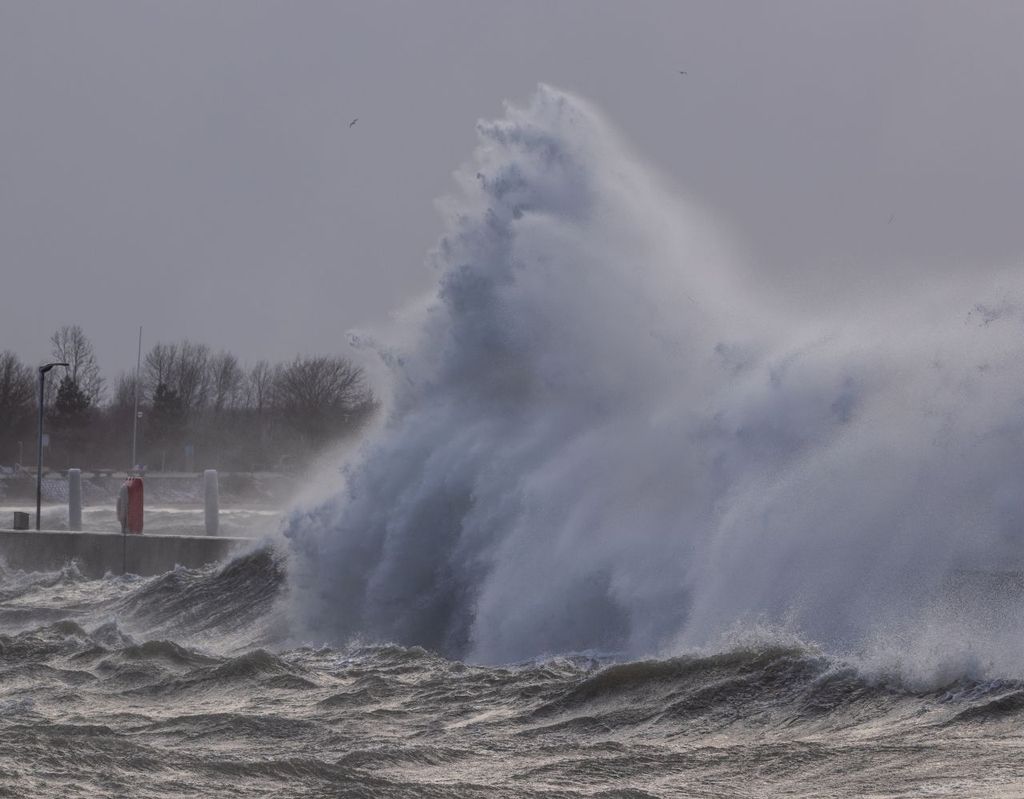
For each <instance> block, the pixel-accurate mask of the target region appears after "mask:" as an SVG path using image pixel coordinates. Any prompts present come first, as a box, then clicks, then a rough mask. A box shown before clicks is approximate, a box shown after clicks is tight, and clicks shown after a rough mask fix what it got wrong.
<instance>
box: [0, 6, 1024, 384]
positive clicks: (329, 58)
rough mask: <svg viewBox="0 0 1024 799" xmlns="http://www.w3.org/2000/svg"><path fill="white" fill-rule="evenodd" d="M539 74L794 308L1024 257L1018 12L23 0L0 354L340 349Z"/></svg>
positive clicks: (6, 111) (1022, 20)
mask: <svg viewBox="0 0 1024 799" xmlns="http://www.w3.org/2000/svg"><path fill="white" fill-rule="evenodd" d="M680 70H685V71H686V72H687V75H685V76H683V75H680V74H679V71H680ZM541 81H543V82H546V83H550V84H552V85H554V86H557V87H559V88H564V89H568V90H570V91H573V92H576V93H578V94H580V95H581V96H583V97H585V98H587V99H588V100H590V101H592V102H593V103H594V104H596V105H597V106H598V107H599V108H601V109H602V110H603V111H604V112H605V113H606V114H607V116H608V117H609V118H610V119H611V120H612V121H613V123H615V124H616V125H617V126H618V127H619V129H620V130H621V131H622V132H623V134H624V135H625V137H626V138H627V140H628V141H629V142H630V143H631V145H632V147H633V148H634V150H635V151H636V152H637V153H639V154H640V155H641V156H642V157H643V158H644V159H645V160H646V161H647V162H649V163H650V164H652V165H653V166H654V167H655V168H656V169H657V170H658V171H659V172H661V173H662V174H663V175H664V176H665V177H666V178H667V179H668V181H669V182H670V183H671V184H674V185H676V186H678V187H679V188H680V190H681V191H684V192H685V193H686V194H687V195H688V196H689V197H690V198H692V199H694V200H696V201H697V202H699V203H701V204H703V205H705V206H706V207H707V208H709V209H711V210H712V211H713V212H714V213H715V214H716V215H717V216H718V217H719V218H720V219H721V220H722V221H723V222H724V223H725V224H726V225H727V226H728V228H729V229H731V231H732V233H733V234H734V235H735V237H736V242H737V244H738V245H739V247H740V248H741V250H742V251H743V252H744V253H745V255H746V256H747V259H748V260H749V262H750V264H751V265H752V267H753V278H752V279H753V280H755V281H756V282H757V283H759V284H761V285H762V286H763V287H764V290H765V292H766V296H768V297H770V298H771V301H773V302H786V303H790V304H793V305H794V306H800V307H804V308H812V309H819V310H820V309H827V308H829V307H831V306H832V305H833V304H835V303H838V302H841V301H842V300H843V298H846V297H850V296H856V297H864V296H866V295H867V296H870V294H871V292H876V291H884V292H887V293H892V292H898V291H908V292H911V291H912V290H913V288H914V286H915V284H917V283H919V282H920V281H932V280H938V279H942V277H943V276H946V275H948V274H949V273H950V272H951V271H966V272H968V273H970V272H971V271H972V270H976V271H978V272H981V271H984V270H988V269H991V268H993V267H994V266H997V265H1002V266H1005V265H1006V264H1017V265H1018V267H1019V266H1020V264H1021V263H1022V261H1021V259H1022V256H1024V224H1022V220H1021V212H1022V209H1024V154H1022V142H1024V102H1022V101H1024V3H1019V2H1005V3H999V2H966V0H965V2H959V3H949V2H941V0H923V1H922V2H846V3H837V2H822V1H821V0H814V1H813V2H774V3H761V2H757V3H754V2H728V3H726V2H717V0H714V1H712V2H665V3H662V2H638V1H637V0H631V1H630V2H624V1H623V2H597V1H593V2H570V1H569V0H561V1H557V0H544V2H500V3H499V2H481V1H479V0H475V1H473V2H469V1H466V2H454V1H451V0H449V1H446V2H441V1H437V2H421V1H417V2H385V1H383V0H377V1H376V2H365V3H358V2H313V1H307V2H254V1H253V0H220V1H219V2H210V1H209V0H201V1H199V2H195V1H191V2H190V1H188V0H174V1H173V2H172V1H171V0H168V1H167V2H139V1H137V0H132V1H131V2H128V1H127V0H126V1H125V2H108V1H107V0H89V1H88V2H85V1H83V0H68V1H67V2H37V0H24V1H23V2H22V1H21V0H0V275H2V280H0V349H7V348H9V349H13V350H15V351H16V352H18V353H19V354H20V355H21V356H22V357H23V358H25V359H26V360H29V361H37V360H38V359H40V358H43V357H45V356H46V355H47V350H48V341H47V339H48V337H49V335H50V333H51V332H52V331H53V330H54V329H55V328H56V327H58V326H59V325H61V324H69V323H77V324H80V325H82V327H83V328H84V329H85V331H86V333H87V334H88V335H89V336H91V337H92V339H93V340H94V342H95V343H96V345H97V351H98V355H99V358H100V363H101V366H102V368H103V369H104V371H105V373H106V374H107V375H108V376H109V377H113V375H114V374H116V373H117V372H118V371H121V370H122V369H127V368H131V366H132V365H133V364H134V359H135V336H136V332H137V327H138V325H139V324H143V325H144V327H145V342H144V344H145V345H146V346H148V345H151V344H153V343H154V342H155V341H156V340H178V339H181V338H184V337H189V338H191V339H194V340H197V341H202V342H205V343H207V344H209V345H211V346H212V347H214V348H221V347H224V348H227V349H230V350H232V351H234V352H235V353H236V354H238V355H239V356H240V357H242V358H243V359H244V360H246V361H249V362H251V361H253V360H255V359H257V358H260V357H268V358H271V359H278V358H285V357H290V356H292V355H294V354H296V353H298V352H306V353H313V352H326V353H331V352H338V351H340V350H341V349H342V348H343V346H344V341H345V336H344V333H345V331H346V330H348V329H349V328H351V327H355V326H365V325H373V324H376V323H378V322H379V321H381V320H383V319H385V318H386V317H387V314H388V313H389V312H390V311H391V310H393V309H396V308H399V307H401V306H402V305H403V304H405V303H407V302H408V301H409V300H410V299H412V298H413V297H415V296H417V295H419V294H421V293H422V292H423V291H424V290H426V289H427V288H428V287H429V286H430V284H431V280H432V278H433V275H432V273H431V272H430V270H429V269H428V268H427V267H426V266H425V265H424V263H425V255H426V253H427V251H428V250H429V249H430V247H431V246H432V245H433V244H434V242H435V240H436V239H437V238H438V236H439V235H440V233H441V224H440V220H439V218H438V215H437V213H436V211H435V208H434V205H433V200H434V198H436V197H438V196H439V195H443V194H445V193H446V192H448V191H450V190H451V189H452V188H453V184H452V182H451V172H452V171H453V169H455V168H456V167H457V166H458V165H459V164H460V163H462V162H464V161H465V160H466V159H467V158H468V156H469V155H470V153H471V152H472V149H473V146H474V143H475V141H476V134H475V130H474V124H475V122H476V120H477V119H478V118H489V117H494V116H497V115H500V113H501V108H502V106H501V104H502V101H503V100H506V99H511V100H513V101H517V102H525V101H526V100H527V99H528V98H529V96H530V94H531V92H532V91H533V90H534V87H535V86H536V84H537V83H538V82H541ZM355 117H358V118H359V123H358V124H357V125H356V126H355V127H352V128H350V127H349V123H350V121H351V120H352V119H353V118H355ZM890 219H891V222H890ZM1021 268H1024V267H1021ZM44 295H45V299H42V298H43V296H44ZM908 296H909V295H908Z"/></svg>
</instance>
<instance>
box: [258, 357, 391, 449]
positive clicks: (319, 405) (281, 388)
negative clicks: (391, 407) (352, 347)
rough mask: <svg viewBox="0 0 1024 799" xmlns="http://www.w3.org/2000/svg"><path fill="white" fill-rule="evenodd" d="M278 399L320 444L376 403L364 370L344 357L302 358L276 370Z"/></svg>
mask: <svg viewBox="0 0 1024 799" xmlns="http://www.w3.org/2000/svg"><path fill="white" fill-rule="evenodd" d="M274 402H275V405H276V406H277V408H278V409H279V410H281V411H283V412H284V413H285V415H286V416H287V418H288V420H289V422H290V424H291V425H292V426H293V427H294V428H295V429H296V430H298V431H299V432H300V433H303V434H305V436H306V437H307V440H308V441H309V443H310V444H313V445H315V444H317V443H319V442H322V441H324V440H326V439H327V438H329V437H332V436H334V435H337V434H338V433H340V432H342V431H343V430H344V429H345V427H346V426H348V425H349V423H350V422H353V423H354V422H355V421H357V419H358V418H361V417H362V415H364V414H365V413H367V412H368V411H369V410H371V409H372V408H373V406H374V399H373V392H371V391H370V389H369V387H368V386H367V384H366V375H365V373H364V372H363V370H362V369H361V368H360V367H358V366H356V365H354V364H353V363H352V362H351V361H347V360H345V359H344V358H329V357H324V356H321V357H316V358H299V357H297V358H296V359H295V360H294V361H292V362H291V363H289V364H287V365H282V366H278V367H277V370H276V371H275V373H274Z"/></svg>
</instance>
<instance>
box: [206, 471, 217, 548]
mask: <svg viewBox="0 0 1024 799" xmlns="http://www.w3.org/2000/svg"><path fill="white" fill-rule="evenodd" d="M203 483H204V484H205V488H206V534H207V535H217V526H218V523H219V521H218V519H219V515H220V492H219V491H218V490H217V470H216V469H207V470H206V471H205V472H203Z"/></svg>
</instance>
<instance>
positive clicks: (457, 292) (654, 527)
mask: <svg viewBox="0 0 1024 799" xmlns="http://www.w3.org/2000/svg"><path fill="white" fill-rule="evenodd" d="M478 130H479V137H480V143H479V147H478V149H477V151H476V153H475V156H474V159H473V162H472V163H471V164H470V165H469V166H467V167H465V168H464V169H462V170H461V171H460V172H459V173H458V174H457V180H458V182H459V185H460V194H459V196H458V197H457V198H456V199H452V200H449V201H447V203H446V204H445V206H444V211H445V214H446V217H447V226H448V233H447V234H446V235H445V237H444V238H443V239H442V241H441V243H440V245H439V247H438V249H437V252H436V253H435V254H434V260H435V262H436V266H437V269H438V272H439V279H438V285H437V291H436V294H435V296H434V297H433V298H432V300H431V302H430V303H429V304H428V305H427V306H426V307H425V308H424V309H423V310H422V312H421V313H419V314H418V315H417V316H416V318H415V320H414V322H413V323H412V324H411V328H412V330H413V331H414V335H413V336H412V337H411V340H410V341H409V342H407V343H405V344H404V345H399V346H396V347H394V348H391V349H388V350H387V351H386V361H387V363H388V364H389V367H390V370H391V376H392V378H393V391H392V396H391V401H390V406H389V415H388V419H387V421H386V423H385V424H384V425H383V426H382V427H381V428H380V429H379V430H377V431H375V433H374V434H373V436H372V438H371V439H370V440H369V441H368V442H367V443H366V445H365V447H364V448H363V449H362V451H361V452H360V453H359V454H358V455H357V456H356V457H354V458H353V459H352V460H351V461H350V462H349V463H348V464H347V465H346V467H345V470H344V485H343V486H341V487H340V488H338V489H337V490H336V491H335V492H334V494H333V496H331V497H329V498H327V499H326V500H323V501H320V502H318V503H316V504H314V505H312V506H307V507H301V508H296V509H295V510H294V511H293V512H292V514H291V516H290V519H289V520H288V522H287V524H286V534H287V535H288V537H289V538H290V541H291V547H292V550H293V556H294V557H293V561H294V564H293V565H294V568H293V578H292V582H293V585H292V594H293V602H294V610H295V612H296V614H297V620H298V622H299V623H300V624H301V626H302V627H301V629H302V630H303V632H302V634H303V635H306V636H308V637H309V638H316V639H319V640H324V639H327V640H332V641H343V640H347V639H350V638H354V637H359V638H364V639H376V640H387V641H395V642H399V643H402V644H417V645H423V646H426V647H429V648H432V649H435V650H438V651H441V652H443V653H445V654H448V655H454V656H458V657H463V658H468V659H472V660H477V661H485V662H508V661H515V660H519V659H523V658H529V657H533V656H537V655H542V654H545V653H548V654H553V653H560V652H569V651H585V650H600V651H605V652H609V651H611V652H620V653H623V654H625V655H630V656H639V655H644V654H651V653H662V654H665V653H670V652H678V651H681V650H684V649H687V648H694V647H702V646H709V645H712V644H713V643H714V642H715V641H716V640H720V639H721V637H722V636H723V635H728V634H730V631H734V630H735V629H736V627H737V625H741V626H742V625H743V624H744V623H746V622H750V623H751V624H755V625H757V624H767V625H783V626H784V627H786V628H790V629H795V630H799V635H800V636H801V637H802V638H803V639H805V640H810V641H814V642H815V644H816V645H820V646H823V647H827V648H830V649H835V650H839V651H843V652H851V651H861V652H872V651H876V650H874V649H872V647H876V648H877V647H878V646H880V644H879V642H880V641H883V640H885V641H890V640H897V641H899V642H900V643H899V647H903V648H906V644H907V641H908V640H910V639H913V640H914V641H917V645H916V647H917V648H916V649H915V651H918V652H923V653H924V654H921V657H922V658H925V659H927V658H928V657H932V656H933V655H934V651H933V650H934V648H929V644H928V643H927V641H930V640H933V639H934V637H935V636H934V629H935V624H937V623H938V624H940V625H941V624H944V623H945V622H946V620H947V618H948V616H949V614H948V613H947V610H948V608H946V607H945V605H944V604H943V603H944V602H945V599H944V597H945V596H946V594H944V593H943V591H944V590H945V589H944V586H946V585H947V582H948V575H949V574H950V573H951V570H953V569H955V568H956V567H957V566H958V564H962V563H965V562H968V563H971V562H976V561H978V560H979V559H982V558H984V557H990V558H993V559H1003V560H1004V561H1005V558H1006V557H1008V554H1007V553H1014V552H1016V550H1017V549H1020V548H1024V542H1022V541H1021V540H1020V533H1021V525H1022V523H1024V511H1022V509H1021V502H1020V501H1019V499H1018V497H1019V487H1020V486H1021V485H1022V483H1024V447H1022V446H1021V444H1022V443H1024V405H1022V396H1024V393H1022V392H1024V363H1022V354H1024V349H1022V346H1021V341H1022V338H1021V333H1022V332H1024V330H1022V316H1021V313H1020V310H1019V306H1018V305H1017V304H1015V303H1016V300H1015V298H1016V297H1020V296H1024V294H1022V293H1021V291H1020V289H1021V285H1020V281H1019V280H1018V279H1016V277H1015V276H1012V275H1011V276H1009V277H1007V278H1004V279H1003V282H1002V284H1001V285H1000V286H999V287H995V288H994V287H981V288H980V289H979V287H978V286H976V285H975V286H974V287H973V290H974V291H976V292H978V295H977V296H978V297H979V299H980V302H979V301H978V300H974V301H965V300H964V297H963V295H962V294H960V293H959V291H960V289H961V287H939V288H940V289H943V290H945V289H949V290H946V291H945V293H943V290H936V291H933V292H931V293H929V294H927V295H922V296H920V297H914V298H905V297H904V298H894V299H893V300H892V301H891V302H890V303H888V304H887V305H886V306H885V307H881V306H877V307H873V308H871V309H867V310H865V309H860V310H859V311H858V313H856V314H851V315H850V317H849V319H845V320H842V319H833V320H830V321H829V323H828V324H825V325H822V324H820V323H817V322H815V321H814V320H812V319H794V318H789V317H786V316H784V315H782V314H781V313H778V314H776V313H773V312H771V311H770V310H769V309H766V308H764V307H762V303H761V302H759V300H758V298H757V297H753V296H749V295H748V291H747V290H746V289H745V288H744V281H743V272H742V270H740V269H738V268H737V267H736V266H735V265H734V264H733V260H734V259H733V258H732V257H731V255H730V251H729V248H728V247H727V246H726V245H725V244H724V243H723V241H722V238H723V237H721V236H719V235H716V233H715V232H714V225H713V224H712V222H711V220H709V219H708V218H707V217H706V216H702V215H701V213H700V212H699V211H698V210H696V209H695V208H693V207H691V206H689V205H687V204H686V203H684V202H683V201H681V200H680V199H678V198H676V197H674V196H673V195H672V194H671V193H670V192H669V191H668V190H667V189H666V188H665V187H663V186H662V185H660V183H659V181H658V180H657V179H656V178H655V177H654V175H653V174H652V172H651V171H650V170H649V169H647V168H646V167H645V166H643V165H642V164H641V163H640V162H639V161H638V160H637V159H635V158H633V157H632V156H631V155H630V154H629V152H628V150H627V149H626V148H625V147H624V146H623V144H622V143H621V142H620V141H619V139H618V137H617V135H616V134H615V133H614V132H613V131H612V129H611V128H610V126H609V125H608V124H607V123H606V122H605V121H604V120H603V119H602V117H601V115H600V114H599V113H598V112H597V111H595V110H594V109H593V108H591V107H590V106H589V105H588V104H586V103H585V102H583V101H581V100H579V99H577V98H575V97H572V96H570V95H567V94H565V93H562V92H560V91H557V90H555V89H552V88H549V87H545V86H542V87H540V89H539V90H538V92H537V93H536V95H535V97H534V98H533V100H532V102H531V103H530V104H529V106H528V107H526V108H517V107H511V106H510V107H508V109H507V112H506V115H505V117H504V118H503V119H501V120H499V121H496V122H487V123H481V124H480V125H479V128H478ZM993 296H994V297H995V301H993V300H992V299H991V297H993ZM947 604H948V603H947ZM1011 626H1014V625H1011ZM1017 626H1019V625H1017ZM926 629H927V630H929V631H931V632H928V634H927V635H926V636H925V637H924V638H917V637H915V635H916V634H915V630H926ZM943 629H947V628H943ZM948 629H953V628H952V627H949V628H948ZM971 629H972V628H971V625H960V626H959V627H956V630H957V632H956V635H957V636H958V638H957V641H954V642H950V641H947V642H946V644H945V645H944V647H940V649H942V653H941V654H942V655H943V656H945V655H946V654H948V653H949V652H950V651H952V650H957V651H961V652H966V651H970V652H972V653H973V655H972V656H973V657H975V658H976V657H977V655H978V652H977V647H978V646H983V647H984V656H983V660H985V664H986V666H985V667H986V668H988V667H990V666H993V667H994V666H999V664H1002V665H1003V666H1005V668H1006V669H1010V668H1017V669H1019V667H1018V666H1012V667H1011V666H1010V665H1009V664H1011V663H1015V662H1019V661H1020V657H1021V655H1024V649H1022V647H1021V644H1019V643H1012V642H1013V641H1019V640H1021V636H1020V635H1016V634H1015V635H1016V637H1014V635H1009V634H1005V635H1004V634H1002V633H992V631H991V629H990V630H988V632H986V634H985V635H984V636H983V639H984V640H983V641H982V643H979V642H978V640H976V639H975V638H972V633H971ZM922 641H924V643H922ZM910 649H914V647H910Z"/></svg>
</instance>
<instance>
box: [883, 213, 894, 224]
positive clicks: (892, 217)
mask: <svg viewBox="0 0 1024 799" xmlns="http://www.w3.org/2000/svg"><path fill="white" fill-rule="evenodd" d="M895 218H896V214H891V215H890V216H889V221H888V222H886V223H885V224H887V225H891V224H892V220H894V219H895Z"/></svg>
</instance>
